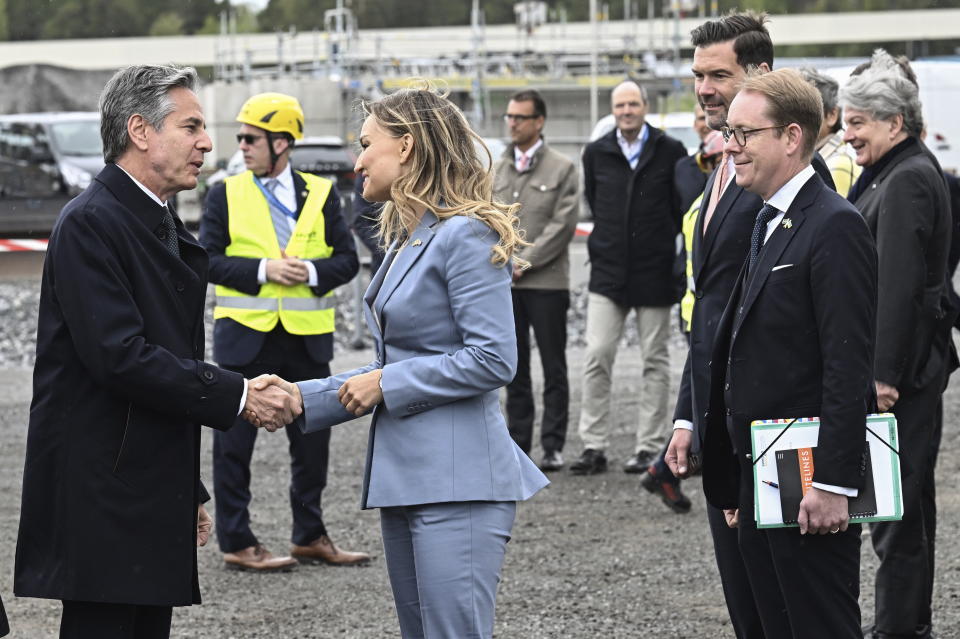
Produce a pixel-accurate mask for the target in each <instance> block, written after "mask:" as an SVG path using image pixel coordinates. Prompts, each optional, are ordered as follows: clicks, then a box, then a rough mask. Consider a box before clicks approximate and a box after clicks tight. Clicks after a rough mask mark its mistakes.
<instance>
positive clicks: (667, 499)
mask: <svg viewBox="0 0 960 639" xmlns="http://www.w3.org/2000/svg"><path fill="white" fill-rule="evenodd" d="M640 485H641V486H643V487H644V488H645V489H646V491H647V492H648V493H653V494H654V495H660V501H662V502H663V503H664V504H665V505H666V506H667V508H669V509H670V510H672V511H673V512H675V513H679V514H681V515H682V514H684V513H688V512H690V500H689V499H687V496H686V495H684V494H683V491H682V490H680V484H674V483H672V482H669V481H665V480H663V479H662V478H660V477H657V474H656V472H655V471H654V469H653V467H652V466H651V467H650V468H648V469H647V472H645V473H644V474H643V477H641V478H640Z"/></svg>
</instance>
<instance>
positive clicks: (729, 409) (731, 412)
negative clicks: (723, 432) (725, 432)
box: [727, 408, 733, 417]
mask: <svg viewBox="0 0 960 639" xmlns="http://www.w3.org/2000/svg"><path fill="white" fill-rule="evenodd" d="M730 415H733V409H732V408H728V409H727V417H729V416H730Z"/></svg>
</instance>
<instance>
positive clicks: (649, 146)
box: [614, 124, 663, 176]
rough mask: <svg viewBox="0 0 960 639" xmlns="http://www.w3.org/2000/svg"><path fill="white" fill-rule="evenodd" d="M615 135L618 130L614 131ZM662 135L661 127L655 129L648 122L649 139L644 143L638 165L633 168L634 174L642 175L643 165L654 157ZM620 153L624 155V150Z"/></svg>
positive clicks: (618, 148) (618, 146)
mask: <svg viewBox="0 0 960 639" xmlns="http://www.w3.org/2000/svg"><path fill="white" fill-rule="evenodd" d="M614 135H616V132H614ZM662 136H663V133H662V132H661V131H660V129H655V128H654V127H652V126H650V125H649V124H647V139H646V141H645V142H644V143H643V148H642V149H641V150H640V157H639V158H637V166H635V167H634V168H633V175H634V176H637V175H640V172H641V171H643V167H645V166H646V165H647V164H649V163H650V160H651V159H653V151H654V148H655V147H656V146H657V143H658V142H659V141H660V138H661V137H662ZM617 150H618V151H620V145H619V144H617ZM620 154H621V155H623V151H620ZM624 159H626V158H624Z"/></svg>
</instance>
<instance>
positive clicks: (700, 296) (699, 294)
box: [694, 291, 703, 300]
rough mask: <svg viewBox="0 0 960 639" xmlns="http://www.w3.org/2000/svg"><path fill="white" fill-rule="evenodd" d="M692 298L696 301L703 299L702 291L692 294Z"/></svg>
mask: <svg viewBox="0 0 960 639" xmlns="http://www.w3.org/2000/svg"><path fill="white" fill-rule="evenodd" d="M694 297H696V298H697V299H698V300H702V299H703V291H697V292H696V293H694Z"/></svg>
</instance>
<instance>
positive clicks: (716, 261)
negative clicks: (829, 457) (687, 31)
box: [655, 12, 833, 639]
mask: <svg viewBox="0 0 960 639" xmlns="http://www.w3.org/2000/svg"><path fill="white" fill-rule="evenodd" d="M766 22H767V16H766V14H754V13H751V12H746V13H731V14H729V15H727V16H724V17H722V18H718V19H717V20H711V21H709V22H705V23H704V24H702V25H701V26H699V27H697V28H696V29H694V30H693V32H692V33H691V41H692V43H693V45H694V47H695V49H694V54H693V69H692V70H693V75H694V85H695V90H696V93H697V99H698V101H699V103H700V105H701V107H702V108H703V109H704V111H705V112H706V114H707V124H708V125H709V126H710V128H711V129H714V130H720V129H721V128H722V127H723V126H725V125H726V122H727V109H728V108H729V106H730V103H731V102H732V101H733V99H734V98H735V97H736V95H737V92H738V91H739V90H740V85H741V84H742V83H743V81H744V79H745V77H746V73H747V71H748V70H749V69H756V70H758V71H760V72H765V71H769V70H770V69H771V68H772V67H773V42H772V41H771V40H770V34H769V32H768V31H767V28H766ZM813 166H814V169H815V170H816V171H817V173H818V174H819V175H820V176H821V177H822V178H823V179H824V180H825V182H826V183H827V184H828V185H829V186H832V184H833V182H832V180H831V179H830V172H829V169H828V168H827V166H826V165H825V164H824V163H823V161H822V159H820V158H819V156H815V157H814V163H813ZM734 177H735V172H734V164H733V158H732V157H731V156H730V155H729V154H727V153H724V154H723V157H722V158H721V160H720V162H719V166H718V167H717V169H716V170H715V171H714V172H713V175H712V176H711V177H710V179H709V180H708V181H707V184H706V186H705V188H704V194H703V202H702V204H701V207H700V215H699V216H698V218H697V224H696V229H695V233H694V239H693V252H692V255H693V258H692V259H693V282H694V296H695V300H696V301H695V302H694V306H693V318H692V322H691V332H690V350H689V351H688V353H687V361H686V364H685V365H684V369H683V375H682V376H681V378H680V391H679V393H678V397H677V407H676V412H675V413H674V433H673V438H672V439H671V442H670V445H669V447H668V450H667V454H666V456H665V457H666V461H667V463H668V464H669V465H670V466H671V467H672V469H673V471H674V472H675V473H678V474H679V475H680V476H682V477H686V476H688V475H689V467H688V468H687V469H686V470H684V471H682V472H680V471H678V470H677V458H678V455H679V456H682V457H683V459H686V457H687V455H688V453H693V454H694V455H695V458H696V459H697V460H699V459H700V458H701V457H702V453H703V451H702V447H701V444H702V441H703V428H704V423H703V419H704V415H705V414H706V411H707V400H708V393H709V389H710V359H711V357H712V355H713V345H714V337H715V335H716V330H717V322H718V321H719V319H720V315H721V313H722V312H723V309H724V307H725V306H726V303H727V300H728V299H729V297H730V292H731V290H732V289H733V285H734V283H735V282H736V278H737V275H738V273H739V272H740V268H741V266H742V265H743V262H744V260H745V259H746V257H747V254H748V251H749V248H750V234H751V232H752V230H753V225H754V218H755V217H756V214H757V211H758V210H759V209H760V207H762V206H763V201H762V200H761V199H760V197H759V196H757V195H755V194H753V193H750V192H749V191H747V190H745V189H744V188H743V187H741V186H739V185H738V184H737V183H736V181H735V180H734ZM656 466H657V468H655V472H656V473H657V475H658V476H659V475H662V474H663V473H664V472H665V471H664V470H663V469H662V467H661V464H659V463H658V464H657V465H656ZM683 466H688V465H687V464H686V462H684V464H683ZM657 479H658V485H665V484H666V481H665V480H663V479H659V478H657ZM707 520H708V522H709V524H710V533H711V536H712V537H713V547H714V553H715V557H716V561H717V568H718V570H719V572H720V582H721V585H722V587H723V594H724V599H725V600H726V604H727V611H728V612H729V614H730V620H731V623H732V625H733V629H734V632H735V634H736V636H737V637H738V638H739V639H756V638H761V637H763V636H764V634H763V629H762V627H761V624H760V617H759V615H758V613H757V609H756V605H755V604H754V601H753V596H752V593H751V591H750V585H749V582H748V580H747V574H746V570H745V569H744V565H743V559H742V557H741V555H740V550H739V547H738V543H737V533H736V530H734V529H731V528H730V527H729V526H728V525H727V522H726V519H725V517H724V514H723V512H722V511H721V510H720V509H718V508H715V507H713V506H711V505H710V504H709V502H708V503H707Z"/></svg>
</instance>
